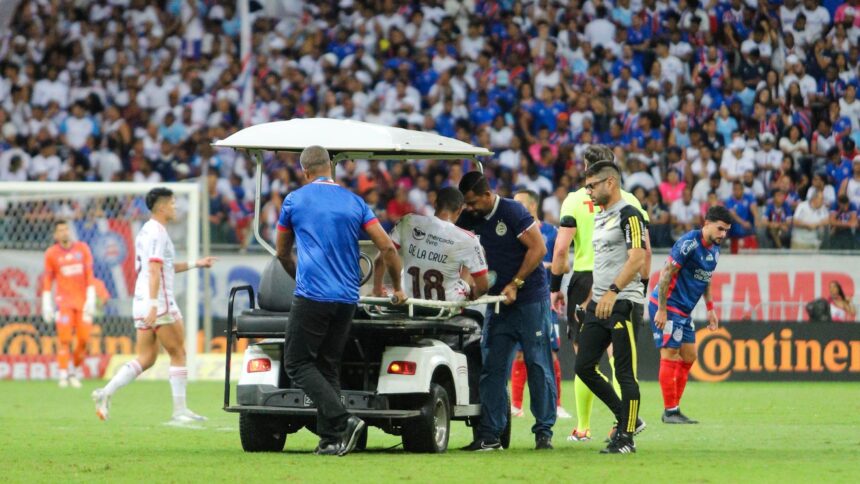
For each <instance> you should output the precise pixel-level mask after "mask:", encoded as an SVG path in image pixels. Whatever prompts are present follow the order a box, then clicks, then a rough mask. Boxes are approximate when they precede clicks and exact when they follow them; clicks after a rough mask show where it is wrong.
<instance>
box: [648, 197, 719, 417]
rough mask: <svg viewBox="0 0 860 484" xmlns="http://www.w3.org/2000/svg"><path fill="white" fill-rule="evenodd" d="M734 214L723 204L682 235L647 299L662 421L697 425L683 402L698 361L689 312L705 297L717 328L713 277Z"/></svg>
mask: <svg viewBox="0 0 860 484" xmlns="http://www.w3.org/2000/svg"><path fill="white" fill-rule="evenodd" d="M732 220H733V217H732V214H731V212H729V210H728V209H727V208H725V207H723V206H719V205H717V206H714V207H711V208H709V209H708V213H707V214H706V215H705V226H704V227H702V230H693V231H690V232H688V233H686V234H684V235H683V236H682V237H681V238H680V239H678V241H677V242H675V245H673V246H672V251H671V253H670V255H669V260H668V261H666V265H665V267H663V271H662V272H661V273H660V282H659V284H657V287H656V288H654V292H652V293H651V297H650V298H649V300H650V304H649V306H648V309H649V310H648V312H649V314H651V331H652V333H653V334H654V343H655V344H656V345H657V348H659V349H660V388H661V389H662V391H663V406H664V408H665V410H664V412H663V422H664V423H672V424H692V423H698V422H696V421H695V420H691V419H689V418H687V417H686V416H685V415H684V414H683V413H681V408H680V406H679V404H680V401H681V396H682V395H683V394H684V387H686V386H687V376H688V375H689V373H690V368H691V367H692V366H693V363H695V361H696V332H695V329H694V328H693V320H692V318H691V317H690V313H692V312H693V308H694V307H696V303H697V302H698V301H699V298H701V297H702V296H703V295H704V296H705V305H706V306H707V309H708V329H710V330H711V331H714V330H716V329H717V327H718V326H719V320H718V319H717V313H715V312H714V302H713V299H712V295H711V275H712V274H713V273H714V270H715V269H716V268H717V261H718V260H719V258H720V244H722V243H723V240H724V239H725V238H726V234H727V233H728V231H729V229H730V228H731V224H732Z"/></svg>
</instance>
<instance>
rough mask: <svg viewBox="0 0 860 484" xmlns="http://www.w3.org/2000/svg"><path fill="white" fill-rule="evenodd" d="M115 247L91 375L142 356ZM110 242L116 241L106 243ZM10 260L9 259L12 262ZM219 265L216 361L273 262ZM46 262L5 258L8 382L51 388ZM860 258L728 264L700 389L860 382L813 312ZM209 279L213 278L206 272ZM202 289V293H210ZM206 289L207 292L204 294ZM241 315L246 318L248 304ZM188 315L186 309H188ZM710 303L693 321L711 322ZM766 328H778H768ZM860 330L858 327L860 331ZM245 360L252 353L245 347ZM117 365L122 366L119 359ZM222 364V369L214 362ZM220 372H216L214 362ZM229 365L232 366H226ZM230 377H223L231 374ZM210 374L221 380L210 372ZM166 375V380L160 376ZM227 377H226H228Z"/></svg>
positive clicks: (854, 335) (848, 287)
mask: <svg viewBox="0 0 860 484" xmlns="http://www.w3.org/2000/svg"><path fill="white" fill-rule="evenodd" d="M109 239H110V243H93V244H91V245H93V246H94V247H95V248H94V251H93V255H94V259H95V260H96V261H97V264H96V265H97V267H96V276H97V277H99V278H100V279H101V280H102V281H104V283H105V287H106V289H107V291H108V292H109V294H110V297H109V300H107V301H105V303H104V305H103V306H102V307H101V310H100V314H99V316H98V317H96V321H95V324H94V327H93V328H92V331H91V333H90V336H89V341H88V348H89V353H90V355H91V358H90V359H88V360H87V361H86V362H85V365H84V366H85V374H86V375H87V376H92V377H103V376H104V375H105V373H106V374H107V376H110V375H111V373H110V368H112V367H113V366H114V365H113V364H112V363H113V361H112V358H111V357H113V356H123V357H125V356H128V355H133V354H134V329H133V324H132V322H131V318H130V313H131V298H132V294H131V291H132V288H133V274H132V273H130V272H129V269H128V263H127V261H128V258H129V257H130V254H131V252H132V251H131V250H128V248H127V247H125V245H126V239H125V238H123V237H119V236H113V237H110V238H109ZM106 240H107V239H106ZM7 255H8V257H7ZM215 255H216V256H218V257H219V261H218V264H216V266H215V267H214V268H213V269H212V270H211V271H209V282H210V286H211V296H210V297H209V298H205V297H203V294H201V295H200V297H199V298H198V299H199V301H200V304H201V311H200V314H203V311H202V307H203V304H204V301H205V302H208V303H209V305H210V307H211V310H212V313H213V329H212V335H213V338H212V340H211V341H210V347H211V350H210V351H211V352H212V353H213V354H219V353H220V356H223V352H224V351H225V343H226V341H225V337H224V335H225V329H226V324H225V323H226V320H225V319H226V313H227V298H228V294H229V291H230V288H231V287H234V286H239V285H244V284H250V285H252V286H254V287H255V289H256V286H257V284H258V282H259V280H260V274H261V272H262V270H263V268H264V267H265V266H266V264H267V263H268V261H269V260H270V257H269V256H267V255H262V254H253V255H237V254H235V253H232V254H215ZM665 259H666V256H665V254H663V255H660V254H655V256H654V258H653V265H652V276H651V283H652V286H653V284H656V281H657V279H658V271H659V270H660V267H662V265H663V263H664V262H665ZM42 263H43V253H42V252H38V251H23V250H22V251H17V250H13V251H4V257H2V258H0V379H12V378H14V379H45V378H54V377H55V376H56V371H57V370H56V364H55V362H54V355H55V354H56V348H57V341H56V336H55V330H54V327H53V326H50V325H46V324H45V323H43V322H42V320H41V317H40V316H39V311H40V304H39V301H40V295H39V287H40V286H39V280H40V279H41V277H42V274H43V267H42ZM857 267H860V257H858V256H842V255H827V254H816V255H815V256H814V257H811V256H810V255H808V254H806V255H803V254H786V255H772V254H769V255H767V256H756V255H748V254H742V255H729V254H727V255H724V256H722V257H721V258H720V263H719V267H718V268H717V272H716V273H715V274H714V276H713V278H712V284H713V294H714V299H715V303H716V308H717V312H718V314H719V317H720V319H721V320H722V321H736V322H735V323H729V324H725V326H724V328H723V329H721V330H720V331H718V332H715V333H711V332H709V331H707V330H706V329H705V330H700V331H699V332H698V339H699V344H700V346H699V362H698V363H697V365H696V367H694V369H693V371H692V377H693V378H695V379H697V380H700V381H711V382H719V381H735V380H805V379H816V380H819V379H833V380H856V379H858V372H860V347H859V346H858V345H860V343H858V341H860V334H858V330H860V324H857V325H856V326H855V325H854V324H850V323H845V324H818V323H816V324H811V323H808V322H807V320H808V317H807V315H806V311H805V310H804V306H805V304H806V303H807V302H809V301H811V300H813V299H815V298H819V297H826V295H827V291H828V285H829V284H830V282H831V281H838V282H839V283H840V284H841V285H842V287H843V289H844V291H845V293H846V294H847V295H848V296H849V297H852V298H853V299H854V300H855V301H858V297H857V293H856V291H857V289H858V288H860V272H858V271H857V270H856V268H857ZM199 274H201V275H202V274H203V272H200V273H199ZM185 277H187V275H183V276H180V277H178V278H177V288H176V289H177V295H178V297H179V298H184V297H186V295H185V290H184V289H185V288H184V284H183V281H185V280H186V279H185ZM201 286H202V284H201ZM201 290H202V289H201ZM238 299H239V307H237V310H241V309H244V306H243V304H245V303H244V298H238ZM180 306H181V307H184V306H183V303H181V302H180ZM703 316H704V308H703V307H702V305H701V304H700V307H697V308H696V310H695V311H694V312H693V317H694V318H695V319H697V320H701V319H702V317H703ZM762 321H769V322H767V323H765V322H762ZM197 324H198V327H199V329H200V331H198V338H197V347H198V351H199V352H201V353H202V351H203V349H204V347H205V345H204V340H203V334H204V332H203V330H202V328H203V326H202V321H198V322H197ZM855 324H856V323H855ZM639 335H640V342H639V347H640V352H639V361H640V364H639V368H640V377H641V378H643V379H656V377H657V365H658V361H659V356H658V354H657V351H656V349H654V347H653V344H651V339H650V337H649V335H650V332H649V330H648V329H647V328H640V334H639ZM239 343H240V345H241V346H240V347H238V348H235V351H237V352H241V351H243V350H244V345H246V344H247V342H246V341H240V342H239ZM560 356H561V358H562V361H563V368H564V369H565V378H572V374H571V372H572V368H573V358H572V355H571V351H570V349H569V344H566V343H565V344H563V345H562V352H561V354H560ZM116 361H121V360H120V359H117V360H116ZM212 361H215V360H212ZM207 364H214V363H207ZM222 366H223V364H222ZM221 371H222V372H223V368H222V370H221ZM204 373H206V374H214V373H213V372H211V371H209V369H206V370H205V371H204ZM153 374H157V372H153ZM222 374H223V373H222Z"/></svg>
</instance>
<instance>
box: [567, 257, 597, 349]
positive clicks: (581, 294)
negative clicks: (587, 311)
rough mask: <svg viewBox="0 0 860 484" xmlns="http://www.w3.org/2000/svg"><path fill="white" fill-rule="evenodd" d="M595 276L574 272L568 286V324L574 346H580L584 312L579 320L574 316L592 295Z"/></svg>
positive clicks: (589, 272)
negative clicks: (578, 307)
mask: <svg viewBox="0 0 860 484" xmlns="http://www.w3.org/2000/svg"><path fill="white" fill-rule="evenodd" d="M593 283H594V276H593V274H592V273H591V271H582V272H574V273H573V275H572V276H571V277H570V283H569V284H568V286H567V324H568V326H569V328H568V329H569V330H568V333H567V334H568V337H570V336H571V335H573V342H574V344H577V345H578V344H579V332H580V331H581V330H582V312H580V314H579V318H577V317H575V316H574V312H575V311H576V306H577V305H582V303H584V302H585V300H586V299H588V295H589V294H590V293H591V285H592V284H593Z"/></svg>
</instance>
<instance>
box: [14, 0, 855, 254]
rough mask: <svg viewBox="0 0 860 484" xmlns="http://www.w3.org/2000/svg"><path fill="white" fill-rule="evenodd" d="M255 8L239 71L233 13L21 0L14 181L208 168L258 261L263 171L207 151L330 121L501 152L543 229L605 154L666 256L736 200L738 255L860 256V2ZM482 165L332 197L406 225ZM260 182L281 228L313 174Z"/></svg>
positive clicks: (290, 167)
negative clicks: (286, 127) (319, 119)
mask: <svg viewBox="0 0 860 484" xmlns="http://www.w3.org/2000/svg"><path fill="white" fill-rule="evenodd" d="M251 3H252V9H256V11H255V12H254V13H253V18H254V20H253V39H252V44H253V49H252V55H251V56H250V58H249V59H246V61H247V62H246V63H245V64H243V62H242V59H241V58H240V51H239V36H240V21H239V14H238V12H237V10H236V2H235V1H233V0H199V1H195V0H166V1H158V2H149V1H145V0H107V1H99V2H95V1H86V0H82V1H75V2H71V1H59V0H24V1H21V2H20V4H19V5H18V9H17V12H16V13H15V15H14V17H13V19H12V22H11V24H10V27H9V29H7V32H6V35H5V36H4V37H3V38H2V43H0V127H2V132H0V137H2V140H0V179H2V180H3V181H24V180H48V181H57V180H91V181H95V180H102V181H151V182H159V181H175V180H185V179H189V178H193V177H198V176H201V173H202V171H203V167H208V180H207V182H208V189H209V195H210V200H209V205H210V212H211V217H210V223H211V226H212V228H213V232H212V234H213V241H214V242H238V243H240V244H242V245H243V246H245V245H247V244H248V243H249V241H250V239H251V238H250V237H248V227H249V224H248V221H249V216H250V215H251V213H252V211H253V198H254V191H255V188H254V182H253V163H252V161H251V160H249V159H247V158H246V157H244V156H242V155H241V154H237V153H235V152H233V151H232V150H229V149H223V150H222V149H214V148H213V147H212V146H211V142H212V141H214V140H217V139H223V138H224V137H226V136H228V135H229V134H231V133H233V132H235V131H236V130H238V129H240V128H241V127H242V122H243V119H246V120H249V121H250V123H252V124H257V123H264V122H268V121H274V120H283V119H291V118H297V117H314V116H324V117H330V118H342V119H355V120H361V121H368V122H373V123H381V124H387V125H393V126H401V127H406V128H412V129H420V130H426V131H435V132H437V133H439V134H442V135H445V136H451V137H455V138H458V139H461V140H463V141H467V142H470V143H474V144H478V145H481V146H485V147H488V148H490V149H492V150H493V151H494V152H495V155H494V156H493V158H492V159H488V160H484V166H485V169H486V172H487V174H488V176H489V178H490V180H491V183H492V185H493V188H494V189H496V190H498V191H499V193H501V194H510V193H511V192H512V191H513V190H515V189H518V188H528V189H532V190H534V191H536V192H539V193H540V194H541V195H542V197H543V200H542V211H543V217H544V220H545V221H547V222H550V223H555V222H557V220H556V219H557V217H558V212H559V208H560V204H561V202H562V201H563V199H564V198H565V196H566V195H567V193H568V192H570V191H572V190H575V189H577V188H579V187H580V186H581V184H582V183H583V179H582V173H583V166H582V158H581V154H582V152H583V149H584V147H585V146H587V145H588V144H591V143H602V144H607V145H610V146H612V147H614V149H615V153H616V159H617V162H618V164H619V165H620V166H621V168H622V170H623V173H624V186H625V188H626V189H627V190H629V191H631V192H633V193H634V194H635V195H636V196H637V197H639V198H640V199H641V200H642V202H643V205H645V206H647V210H648V211H649V213H650V218H651V226H650V230H651V236H652V240H653V243H654V245H655V246H668V245H670V244H671V243H672V241H673V240H674V238H675V237H677V236H678V235H680V234H683V233H684V232H686V231H687V230H689V229H691V228H693V227H696V226H699V225H700V224H701V223H702V216H703V214H704V213H705V211H706V210H707V208H708V207H710V206H712V205H714V204H724V205H726V206H727V207H728V208H730V209H731V210H732V212H733V214H734V216H735V217H736V223H735V224H733V227H732V232H731V240H732V248H733V250H739V249H743V248H755V247H758V246H768V247H777V248H789V247H792V248H795V247H796V248H812V249H817V248H837V249H845V248H860V238H858V237H860V231H858V222H857V218H858V207H860V151H858V149H857V145H858V144H860V100H858V99H857V96H858V92H857V91H858V88H860V82H858V78H860V54H858V52H859V51H858V39H860V0H847V1H844V2H840V1H824V2H820V1H819V0H803V1H802V2H800V1H798V0H784V1H780V0H771V1H768V0H728V1H725V0H705V1H699V0H677V1H675V0H671V1H663V0H659V1H658V0H587V1H584V2H582V1H576V0H571V1H549V0H536V1H531V2H521V1H513V0H498V1H490V0H487V1H483V0H465V1H453V0H427V1H422V2H406V1H399V2H398V1H394V0H356V1H353V0H340V1H339V2H306V1H300V0H297V1H294V2H278V1H274V0H265V1H259V0H257V1H252V2H251ZM317 3H318V4H317ZM273 9H274V10H273ZM243 66H244V67H246V68H245V69H243ZM247 83H253V84H252V85H253V92H254V97H253V102H252V104H251V105H250V106H248V107H247V108H245V107H244V105H243V102H242V92H243V89H244V88H245V87H246V86H247ZM468 165H469V163H468V162H467V161H464V162H462V163H456V162H455V163H447V162H446V163H440V162H423V161H417V162H415V163H410V164H399V163H386V162H377V161H366V160H355V161H351V162H347V163H346V164H345V165H344V167H343V168H342V169H339V171H338V180H339V182H340V183H342V184H344V185H346V186H348V187H350V188H351V189H353V190H355V191H356V192H357V193H359V194H361V195H362V196H363V197H364V198H365V200H367V202H368V203H369V204H370V205H371V206H372V207H375V209H376V212H377V214H378V215H379V217H380V219H381V220H384V221H385V223H386V224H387V225H388V226H390V224H392V223H393V222H396V221H397V220H398V219H399V218H400V217H401V216H403V214H406V213H409V212H413V211H414V212H419V213H428V212H429V211H431V210H432V208H431V207H432V202H433V199H434V196H435V191H436V190H438V189H440V188H443V187H446V186H457V182H458V181H459V179H460V177H461V175H462V174H463V173H464V172H465V171H468V170H469V169H470V167H469V166H468ZM265 173H266V180H265V183H264V188H263V190H264V193H263V194H262V195H263V196H264V199H265V200H266V205H265V209H264V212H263V214H264V218H265V223H266V226H267V227H268V229H269V232H268V233H269V234H271V233H273V231H274V225H275V223H276V221H277V214H278V210H279V208H280V205H281V201H282V199H283V196H284V195H285V194H286V193H288V192H289V191H290V190H292V189H294V188H296V187H297V186H298V185H300V184H301V176H302V175H301V170H300V169H299V165H298V159H297V157H294V156H290V155H286V154H279V155H268V157H267V158H266V163H265Z"/></svg>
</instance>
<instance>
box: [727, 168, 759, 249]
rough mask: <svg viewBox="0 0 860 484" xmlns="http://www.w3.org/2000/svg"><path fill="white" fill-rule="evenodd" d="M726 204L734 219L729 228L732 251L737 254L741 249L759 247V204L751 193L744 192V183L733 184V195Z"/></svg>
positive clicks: (736, 182)
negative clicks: (756, 226) (757, 230)
mask: <svg viewBox="0 0 860 484" xmlns="http://www.w3.org/2000/svg"><path fill="white" fill-rule="evenodd" d="M725 205H726V208H727V209H729V211H730V212H731V213H732V218H733V219H734V223H732V228H731V229H730V230H729V239H730V240H731V253H732V254H737V253H738V251H739V250H740V249H757V248H758V239H757V238H756V232H755V221H756V220H757V219H758V206H757V205H756V202H755V198H754V197H753V196H752V195H751V194H749V193H744V185H743V183H741V182H740V181H735V182H734V183H733V184H732V196H731V197H729V198H728V199H727V200H726V203H725Z"/></svg>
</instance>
